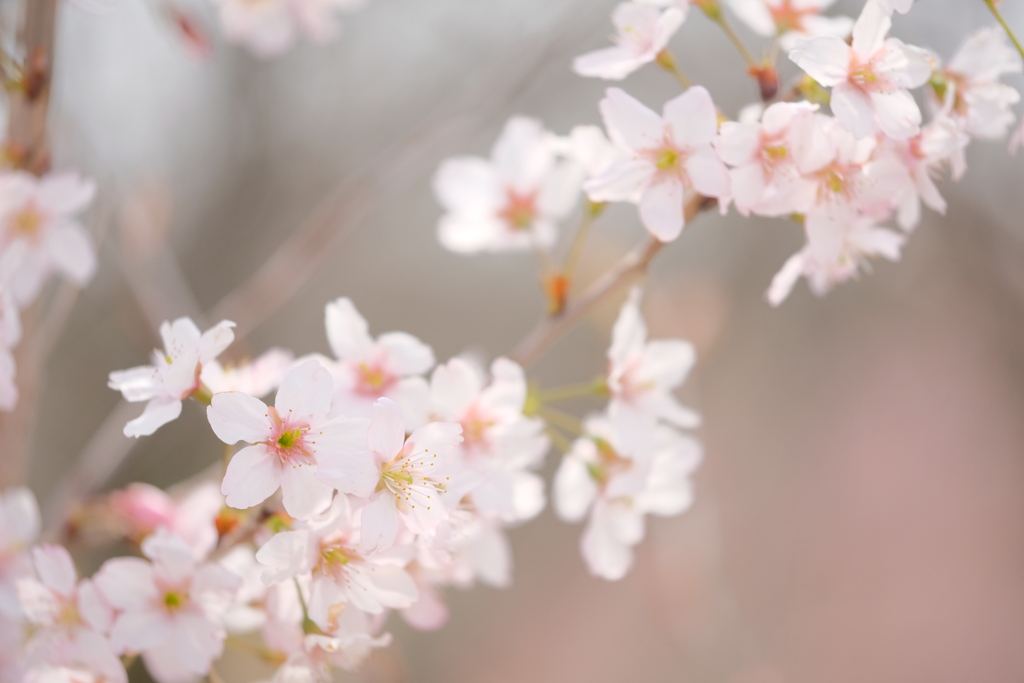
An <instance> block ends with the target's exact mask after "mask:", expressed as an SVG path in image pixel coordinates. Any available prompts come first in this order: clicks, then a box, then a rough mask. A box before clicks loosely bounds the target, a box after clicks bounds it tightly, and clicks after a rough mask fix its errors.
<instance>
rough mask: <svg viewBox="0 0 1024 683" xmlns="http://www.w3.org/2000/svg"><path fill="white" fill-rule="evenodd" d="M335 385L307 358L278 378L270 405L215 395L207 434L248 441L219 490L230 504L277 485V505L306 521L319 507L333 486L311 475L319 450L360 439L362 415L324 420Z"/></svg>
mask: <svg viewBox="0 0 1024 683" xmlns="http://www.w3.org/2000/svg"><path fill="white" fill-rule="evenodd" d="M333 393H334V383H333V381H332V380H331V374H330V373H329V372H328V371H327V369H326V368H324V367H323V366H322V365H321V364H320V363H319V362H317V361H315V360H309V361H306V362H304V363H302V364H301V365H299V366H297V367H296V368H295V369H293V370H291V371H290V372H289V373H288V374H287V375H286V376H285V378H284V382H283V383H282V384H281V388H280V389H279V390H278V392H277V398H276V400H275V401H274V405H273V406H267V405H266V404H265V403H263V401H261V400H259V399H257V398H253V397H252V396H249V395H248V394H244V393H242V392H240V391H232V392H228V393H224V394H215V395H214V397H213V400H212V401H211V402H210V407H209V408H207V411H206V413H207V416H208V418H209V420H210V426H211V427H213V432H214V434H216V435H217V437H218V438H219V439H220V440H221V441H223V442H224V443H226V444H235V443H238V442H239V441H245V442H247V443H250V444H252V445H251V446H247V447H245V448H243V449H242V450H240V451H239V452H238V453H236V454H235V455H234V457H232V458H231V462H229V463H228V467H227V471H226V472H225V474H224V481H223V483H222V484H221V493H223V494H224V495H225V496H226V497H227V499H226V502H227V504H228V505H229V506H231V507H233V508H249V507H252V506H254V505H258V504H260V503H262V502H263V501H265V500H266V499H267V498H269V497H270V496H271V495H273V493H274V492H275V491H277V490H278V488H280V489H281V492H282V498H283V502H284V509H285V510H286V511H287V512H288V514H289V515H291V516H292V517H295V518H298V519H305V518H307V517H309V516H310V515H312V514H314V513H317V512H322V511H323V510H324V509H325V508H326V507H327V506H328V505H329V504H330V502H331V495H332V491H331V489H330V487H328V486H327V485H325V484H323V483H322V482H321V481H320V480H319V479H317V477H316V476H315V474H316V471H317V463H318V462H319V461H321V460H322V458H323V457H324V456H325V455H328V454H331V453H334V452H339V451H345V450H346V449H347V450H351V449H352V448H353V446H352V445H351V444H352V442H353V441H355V442H356V443H359V442H360V439H362V440H365V429H366V422H365V420H358V419H349V418H342V417H339V418H328V416H327V414H328V412H329V411H330V409H331V396H332V395H333Z"/></svg>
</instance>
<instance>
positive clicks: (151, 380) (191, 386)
mask: <svg viewBox="0 0 1024 683" xmlns="http://www.w3.org/2000/svg"><path fill="white" fill-rule="evenodd" d="M234 326H235V324H234V323H233V322H230V321H227V320H224V321H222V322H220V323H219V324H218V325H217V326H216V327H213V328H210V329H209V330H207V331H206V332H203V333H202V334H200V332H199V328H198V327H196V324H195V323H194V322H192V320H191V319H190V318H178V319H177V320H175V321H174V322H173V323H170V322H164V323H163V324H162V325H161V326H160V337H161V339H162V340H163V344H164V350H163V351H160V350H155V351H153V364H152V365H143V366H139V367H135V368H131V369H129V370H118V371H116V372H112V373H110V382H109V383H108V386H109V387H110V388H111V389H115V390H117V391H120V392H121V393H122V394H123V395H124V397H125V399H126V400H128V401H132V402H135V401H147V403H146V408H145V409H144V410H143V411H142V415H140V416H139V417H137V418H135V419H134V420H132V421H131V422H129V423H128V424H126V425H125V427H124V434H125V436H134V437H139V436H148V435H150V434H152V433H153V432H155V431H156V430H157V429H159V428H160V427H162V426H164V425H165V424H167V423H168V422H171V421H173V420H176V419H177V418H178V416H179V415H181V403H182V401H184V400H185V399H186V398H189V397H190V396H195V395H197V394H202V393H208V392H205V391H204V388H203V386H202V383H201V382H200V381H199V377H200V375H201V373H202V369H203V366H204V365H205V364H207V363H209V362H211V361H213V360H214V359H215V358H216V357H217V356H219V355H220V354H221V352H222V351H224V349H226V348H227V347H228V345H230V344H231V342H232V341H233V340H234V338H235V333H234V332H233V331H232V329H231V328H233V327H234ZM206 398H208V397H206Z"/></svg>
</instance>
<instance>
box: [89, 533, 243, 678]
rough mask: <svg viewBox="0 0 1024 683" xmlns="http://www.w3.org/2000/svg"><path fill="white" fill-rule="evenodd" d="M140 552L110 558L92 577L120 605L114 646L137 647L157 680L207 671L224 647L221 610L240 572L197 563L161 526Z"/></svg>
mask: <svg viewBox="0 0 1024 683" xmlns="http://www.w3.org/2000/svg"><path fill="white" fill-rule="evenodd" d="M142 554H143V555H145V556H146V558H148V561H147V560H144V559H141V558H136V557H117V558H114V559H112V560H107V562H106V563H104V565H103V566H102V567H101V568H100V571H99V572H97V574H96V576H95V577H94V579H93V581H94V582H95V584H96V587H97V588H99V590H100V592H101V593H102V594H103V596H104V597H105V598H106V599H107V602H109V603H110V604H111V605H113V606H114V608H115V610H116V611H117V616H116V617H115V620H114V625H113V628H112V629H111V633H110V641H111V644H112V645H113V647H114V650H115V652H126V651H132V652H138V653H141V654H142V659H143V661H144V662H145V663H146V668H147V669H148V670H149V672H150V674H152V675H153V677H154V678H155V679H156V680H157V681H159V683H176V682H177V681H182V680H189V679H191V678H194V677H199V676H203V675H204V674H206V673H207V672H208V671H209V669H210V664H211V663H212V662H213V661H214V660H215V659H216V658H218V657H220V655H221V652H222V651H223V649H224V636H225V632H224V625H223V615H224V611H225V610H226V609H227V607H228V605H229V604H230V602H231V599H232V597H233V595H234V592H235V590H236V589H237V588H238V584H239V578H238V577H237V576H235V575H234V574H232V573H231V572H229V571H227V570H226V569H224V568H223V567H221V566H219V565H217V564H197V563H196V562H195V560H194V558H193V555H192V549H191V548H189V546H188V544H187V543H185V542H184V541H183V540H181V539H180V538H178V537H177V536H174V535H173V534H171V533H170V532H168V531H166V530H160V531H158V532H157V533H155V534H153V535H152V536H150V537H148V538H147V539H146V540H145V541H143V543H142Z"/></svg>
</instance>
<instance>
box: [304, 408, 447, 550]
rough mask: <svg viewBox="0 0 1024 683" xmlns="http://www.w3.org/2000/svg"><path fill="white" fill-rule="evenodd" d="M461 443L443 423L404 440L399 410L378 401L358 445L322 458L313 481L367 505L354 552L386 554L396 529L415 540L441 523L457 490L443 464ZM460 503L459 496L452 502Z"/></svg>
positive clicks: (426, 426)
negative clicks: (414, 536) (357, 549)
mask: <svg viewBox="0 0 1024 683" xmlns="http://www.w3.org/2000/svg"><path fill="white" fill-rule="evenodd" d="M461 442H462V426H461V425H459V424H451V423H444V422H431V423H429V424H427V425H424V426H423V427H420V428H419V429H417V430H416V431H414V432H413V433H412V435H411V436H410V437H409V438H408V439H406V438H405V424H404V422H403V420H402V412H401V410H400V409H399V408H398V406H397V405H396V404H395V402H394V401H392V400H390V399H387V398H381V399H380V400H378V401H377V402H376V403H374V404H373V417H372V418H371V419H370V425H369V429H368V431H367V432H366V437H365V438H364V440H363V441H362V442H361V443H360V444H358V446H357V447H356V448H353V449H352V450H348V451H341V452H336V453H333V454H331V455H329V456H326V457H324V458H322V459H321V466H320V471H319V472H318V473H317V476H318V477H319V478H320V479H321V480H322V481H324V482H326V483H327V484H329V485H331V486H333V487H334V488H336V489H338V490H339V491H341V492H342V493H348V494H351V495H353V496H356V497H359V498H366V499H369V502H368V503H367V505H366V507H364V508H363V509H362V527H361V545H360V547H361V548H362V549H363V550H372V549H379V550H386V549H387V548H390V547H391V546H392V545H393V544H394V542H395V538H396V537H397V536H398V532H399V531H400V528H401V527H403V526H404V528H406V529H408V530H409V531H411V532H412V533H414V534H420V533H425V532H429V531H433V530H434V529H436V528H437V526H438V525H439V524H440V523H441V522H442V521H444V520H445V519H446V518H447V515H448V510H449V507H450V505H448V504H446V498H447V497H448V493H449V488H452V487H455V488H456V489H461V486H456V485H457V484H460V483H461V481H460V477H458V476H453V475H456V472H455V471H453V469H452V468H451V467H450V466H449V460H450V458H451V456H452V454H453V451H454V449H455V448H456V447H457V446H458V444H459V443H461ZM353 445H355V444H353ZM461 497H462V496H461V491H460V495H458V496H457V497H456V498H455V502H458V499H460V498H461Z"/></svg>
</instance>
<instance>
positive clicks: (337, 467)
mask: <svg viewBox="0 0 1024 683" xmlns="http://www.w3.org/2000/svg"><path fill="white" fill-rule="evenodd" d="M316 476H317V479H319V480H320V481H322V482H324V483H325V484H327V485H328V486H333V487H334V488H336V489H338V490H339V491H341V492H342V493H347V494H349V495H353V496H356V497H358V498H368V497H369V496H370V494H372V493H373V490H374V489H375V488H377V483H378V482H379V481H380V465H378V464H377V462H376V460H375V459H374V457H373V454H372V453H370V452H369V451H368V450H367V451H364V452H363V453H345V454H338V455H330V456H327V457H323V458H321V459H320V463H319V465H318V466H317V470H316Z"/></svg>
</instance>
